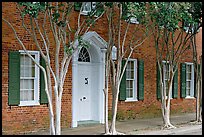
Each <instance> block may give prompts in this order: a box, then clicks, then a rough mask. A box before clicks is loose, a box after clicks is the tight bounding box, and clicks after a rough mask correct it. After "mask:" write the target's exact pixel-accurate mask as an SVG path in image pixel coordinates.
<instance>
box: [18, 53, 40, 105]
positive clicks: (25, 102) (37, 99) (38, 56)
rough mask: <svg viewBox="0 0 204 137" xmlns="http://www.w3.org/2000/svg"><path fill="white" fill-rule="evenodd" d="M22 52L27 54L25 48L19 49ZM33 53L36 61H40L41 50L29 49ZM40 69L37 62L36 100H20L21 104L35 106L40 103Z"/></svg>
mask: <svg viewBox="0 0 204 137" xmlns="http://www.w3.org/2000/svg"><path fill="white" fill-rule="evenodd" d="M19 52H20V54H26V53H25V51H24V50H19ZM28 53H30V54H31V55H35V59H36V61H37V62H38V63H39V62H40V52H39V51H28ZM39 80H40V71H39V67H38V66H37V65H36V64H35V78H34V100H33V101H20V104H19V106H35V105H40V102H39V88H40V83H39Z"/></svg>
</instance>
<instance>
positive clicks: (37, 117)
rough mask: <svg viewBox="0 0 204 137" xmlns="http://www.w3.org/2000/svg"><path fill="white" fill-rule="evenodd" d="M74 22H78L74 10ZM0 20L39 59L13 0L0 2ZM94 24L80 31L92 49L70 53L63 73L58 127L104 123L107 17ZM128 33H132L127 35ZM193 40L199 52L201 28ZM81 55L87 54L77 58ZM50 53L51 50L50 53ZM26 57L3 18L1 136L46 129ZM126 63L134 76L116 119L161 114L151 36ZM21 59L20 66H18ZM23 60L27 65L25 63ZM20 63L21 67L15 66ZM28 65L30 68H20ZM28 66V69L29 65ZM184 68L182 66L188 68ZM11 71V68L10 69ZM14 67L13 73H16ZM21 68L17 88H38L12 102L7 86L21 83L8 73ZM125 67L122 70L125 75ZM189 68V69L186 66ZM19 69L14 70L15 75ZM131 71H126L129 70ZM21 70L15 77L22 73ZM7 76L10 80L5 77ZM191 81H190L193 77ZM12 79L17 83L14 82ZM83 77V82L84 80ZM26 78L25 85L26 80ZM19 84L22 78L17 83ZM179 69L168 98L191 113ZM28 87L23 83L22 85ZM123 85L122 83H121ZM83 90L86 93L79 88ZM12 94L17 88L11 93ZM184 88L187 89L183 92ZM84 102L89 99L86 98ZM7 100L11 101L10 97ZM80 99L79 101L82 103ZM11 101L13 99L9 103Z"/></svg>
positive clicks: (186, 57)
mask: <svg viewBox="0 0 204 137" xmlns="http://www.w3.org/2000/svg"><path fill="white" fill-rule="evenodd" d="M72 14H73V21H72V24H74V21H76V20H77V15H78V12H77V11H73V13H72ZM2 18H5V19H7V20H8V21H9V22H11V23H12V25H13V26H14V27H15V29H16V31H17V34H18V35H19V37H20V38H21V39H22V40H23V42H24V43H25V45H26V48H27V49H28V50H29V51H31V52H32V54H33V56H34V57H35V58H36V59H38V60H39V61H40V56H39V52H38V51H37V50H36V46H35V45H34V44H33V42H32V41H31V40H30V38H29V35H28V33H27V32H26V31H25V30H24V29H23V27H22V26H21V20H20V15H19V13H18V12H17V8H16V4H15V3H12V2H3V3H2ZM95 26H100V27H95V28H93V29H92V30H91V31H90V32H88V33H87V34H86V35H84V39H86V40H89V41H90V43H92V47H90V48H89V49H86V48H84V49H83V50H82V49H81V50H80V52H79V55H78V54H77V55H75V56H74V57H73V60H72V62H71V65H70V67H69V70H68V74H67V77H66V82H65V84H64V85H65V86H64V92H63V97H62V116H61V120H62V122H61V125H62V127H67V128H70V127H77V126H78V124H80V121H83V120H94V121H98V122H99V123H104V110H103V108H104V97H103V91H102V90H103V87H104V67H105V66H104V57H105V52H104V50H103V49H105V48H106V44H105V43H106V42H105V41H108V32H107V30H106V29H104V28H106V26H108V25H107V20H106V18H105V17H104V18H101V19H99V20H98V21H97V22H96V24H95ZM128 35H131V32H129V33H128ZM197 35H198V37H197V38H198V39H197V43H198V48H197V49H198V52H199V55H201V52H202V29H201V30H200V31H199V33H198V34H197ZM11 51H17V52H18V53H19V54H20V55H21V57H20V59H19V60H20V64H19V68H18V67H15V63H12V59H13V58H14V59H16V58H18V56H15V55H14V56H12V55H11V54H10V53H11ZM80 54H87V58H88V59H87V58H86V59H84V58H80ZM53 55H54V53H53ZM140 60H142V61H143V62H144V64H143V66H142V69H143V71H144V76H143V78H144V83H143V84H144V91H143V99H141V100H140V99H138V98H139V94H140V93H138V91H139V89H138V84H137V83H138V82H137V81H138V76H137V74H138V71H139V70H138V67H139V66H138V65H139V63H138V62H139V61H140ZM29 62H30V60H29V59H28V58H27V57H26V56H25V55H24V54H23V51H22V48H21V46H20V45H19V43H18V41H17V40H16V39H15V37H14V34H13V31H12V30H11V28H10V27H9V26H8V25H7V24H6V23H5V22H3V21H2V130H3V134H22V133H25V132H29V131H35V130H38V129H43V128H48V127H49V110H48V105H47V104H46V103H43V102H42V101H41V99H42V98H41V95H40V93H41V91H40V90H41V86H42V85H41V84H40V82H39V79H40V74H39V73H40V72H39V70H38V69H37V68H36V67H35V66H32V65H31V64H32V62H30V63H31V64H29ZM131 62H132V63H133V66H131V65H130V66H129V67H130V68H131V67H133V68H134V69H133V72H134V74H135V76H134V78H133V81H134V84H133V86H132V92H131V93H133V94H131V95H130V94H129V95H126V98H125V99H124V100H120V101H119V103H118V114H117V118H118V119H129V118H130V119H131V118H141V117H156V116H161V108H160V107H161V105H160V102H159V101H158V99H157V70H156V51H155V47H154V42H153V38H152V37H150V38H149V39H148V40H147V41H145V42H144V44H143V45H142V46H140V47H139V48H137V49H136V50H135V51H134V53H133V55H132V56H131ZM184 62H186V65H187V66H188V67H189V68H192V70H193V65H192V51H191V50H190V49H189V50H188V51H186V54H185V55H184V56H183V57H182V60H181V63H184ZM22 63H24V64H22ZM26 63H28V64H26ZM20 65H21V66H20ZM23 65H27V66H30V68H29V67H28V68H24V67H25V66H23ZM32 67H33V69H32ZM188 67H186V69H187V68H188ZM11 70H13V71H11ZM15 70H16V71H15ZM32 70H35V74H36V75H37V76H36V75H35V76H33V75H32ZM17 71H18V72H20V73H21V74H22V73H23V74H24V75H23V76H21V80H20V81H21V82H22V81H24V82H25V83H24V87H23V86H22V87H20V84H18V86H19V87H18V86H17V87H16V86H15V84H14V87H15V88H16V89H17V88H19V89H21V90H22V89H23V88H24V89H26V88H28V89H29V88H30V89H33V90H34V92H35V89H37V88H39V91H38V92H37V93H34V95H30V93H29V92H27V93H26V90H25V92H24V93H22V92H21V94H20V93H19V94H20V95H19V94H17V95H19V96H20V98H21V102H20V104H17V105H11V104H12V103H10V102H9V88H10V87H9V86H11V85H12V84H11V85H10V82H11V81H12V80H13V81H14V83H17V82H19V83H20V81H18V80H16V79H15V78H16V77H15V76H16V75H14V77H13V78H12V76H11V75H10V73H12V72H17ZM127 71H128V70H126V73H127ZM189 71H190V70H189ZM189 71H186V73H187V72H188V73H192V77H191V78H192V79H194V77H193V71H190V72H189ZM20 73H19V74H20ZM129 73H131V72H129ZM21 74H20V75H21ZM25 75H29V76H30V77H33V79H34V80H33V79H32V78H31V80H30V81H29V80H27V79H26V78H24V76H25ZM36 77H37V78H36ZM35 78H36V79H38V80H37V82H36V83H35V82H34V84H32V83H33V82H32V81H35ZM9 79H10V81H9ZM192 79H191V80H192ZM15 80H16V81H15ZM84 80H85V84H84V83H83V82H84ZM26 82H27V83H26ZM22 83H23V82H22ZM180 85H181V69H180V67H179V68H178V89H177V97H176V98H172V99H171V113H172V114H173V113H183V112H194V111H195V107H196V106H195V102H196V99H195V97H194V90H192V89H193V86H194V83H193V80H192V82H191V84H190V87H191V90H190V92H189V96H187V97H186V96H185V97H182V96H181V89H180ZM26 86H27V87H26ZM126 88H127V85H126ZM82 91H85V92H82ZM16 92H17V91H16ZM186 92H187V91H186ZM111 98H112V97H111V93H110V97H109V109H111ZM29 99H31V100H36V101H37V102H29V103H28V104H26V100H29ZM87 100H88V101H87ZM11 102H12V101H11ZM81 102H83V103H81ZM14 104H15V103H14Z"/></svg>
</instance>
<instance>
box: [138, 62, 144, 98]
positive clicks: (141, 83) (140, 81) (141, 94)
mask: <svg viewBox="0 0 204 137" xmlns="http://www.w3.org/2000/svg"><path fill="white" fill-rule="evenodd" d="M138 100H144V61H143V60H139V61H138Z"/></svg>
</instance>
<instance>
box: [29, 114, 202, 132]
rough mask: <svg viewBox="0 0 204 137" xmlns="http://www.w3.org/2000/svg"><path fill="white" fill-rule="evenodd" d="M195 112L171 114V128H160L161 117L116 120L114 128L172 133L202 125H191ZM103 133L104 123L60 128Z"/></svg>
mask: <svg viewBox="0 0 204 137" xmlns="http://www.w3.org/2000/svg"><path fill="white" fill-rule="evenodd" d="M195 116H196V115H195V113H183V114H180V115H172V116H171V118H170V120H171V123H172V124H173V125H174V126H176V127H177V129H172V130H160V129H161V127H162V125H163V121H162V118H161V117H160V118H149V119H134V120H123V121H117V122H116V130H117V131H119V132H122V133H125V134H126V135H139V134H140V135H144V134H145V135H146V134H157V135H160V134H174V132H175V130H181V129H182V130H186V129H189V126H191V128H192V130H194V129H198V128H201V129H202V125H193V124H191V123H190V122H191V121H193V120H195ZM103 133H104V125H102V124H89V125H81V126H79V127H77V128H62V135H101V134H103ZM32 135H49V131H48V130H47V131H39V132H36V133H32Z"/></svg>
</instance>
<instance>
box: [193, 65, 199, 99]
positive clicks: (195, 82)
mask: <svg viewBox="0 0 204 137" xmlns="http://www.w3.org/2000/svg"><path fill="white" fill-rule="evenodd" d="M194 68H195V66H194ZM194 70H195V69H194ZM197 73H198V74H199V73H200V64H198V69H197ZM199 75H200V74H199ZM196 77H197V74H196V72H195V71H194V97H195V98H196V97H197V92H196V88H197V87H196V84H197V81H196Z"/></svg>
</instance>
